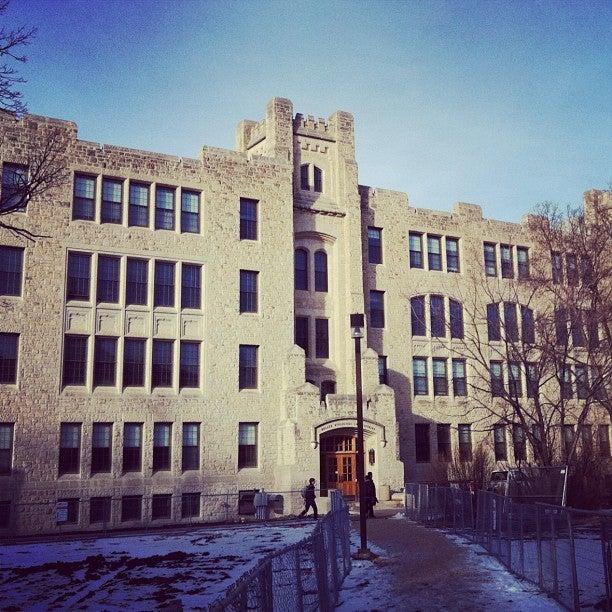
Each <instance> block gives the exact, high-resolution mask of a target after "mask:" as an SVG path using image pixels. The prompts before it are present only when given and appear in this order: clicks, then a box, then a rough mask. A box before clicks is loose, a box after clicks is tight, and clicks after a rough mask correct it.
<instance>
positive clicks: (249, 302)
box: [240, 270, 259, 312]
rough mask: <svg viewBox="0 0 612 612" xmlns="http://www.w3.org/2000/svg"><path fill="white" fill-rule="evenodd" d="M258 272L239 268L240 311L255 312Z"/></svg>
mask: <svg viewBox="0 0 612 612" xmlns="http://www.w3.org/2000/svg"><path fill="white" fill-rule="evenodd" d="M258 277H259V272H254V271H253V270H240V312H257V280H258Z"/></svg>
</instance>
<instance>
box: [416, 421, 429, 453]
mask: <svg viewBox="0 0 612 612" xmlns="http://www.w3.org/2000/svg"><path fill="white" fill-rule="evenodd" d="M414 450H415V459H416V462H417V463H429V462H430V461H431V451H430V448H429V424H428V423H415V424H414Z"/></svg>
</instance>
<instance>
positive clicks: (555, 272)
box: [550, 251, 563, 285]
mask: <svg viewBox="0 0 612 612" xmlns="http://www.w3.org/2000/svg"><path fill="white" fill-rule="evenodd" d="M550 261H551V265H552V279H553V283H555V285H560V284H561V283H562V282H563V259H562V258H561V253H557V252H555V251H551V253H550Z"/></svg>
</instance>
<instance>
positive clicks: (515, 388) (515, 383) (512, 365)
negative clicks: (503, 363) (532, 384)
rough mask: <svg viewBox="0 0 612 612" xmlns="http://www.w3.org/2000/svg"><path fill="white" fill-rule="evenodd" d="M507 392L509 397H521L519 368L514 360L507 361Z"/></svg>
mask: <svg viewBox="0 0 612 612" xmlns="http://www.w3.org/2000/svg"><path fill="white" fill-rule="evenodd" d="M508 393H509V395H510V396H511V397H522V395H523V386H522V385H521V368H520V365H519V364H518V363H517V362H516V361H510V362H509V363H508Z"/></svg>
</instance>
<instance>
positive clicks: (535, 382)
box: [527, 363, 540, 397]
mask: <svg viewBox="0 0 612 612" xmlns="http://www.w3.org/2000/svg"><path fill="white" fill-rule="evenodd" d="M539 386H540V385H539V373H538V364H537V363H528V364H527V397H536V396H537V395H538V389H539Z"/></svg>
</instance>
